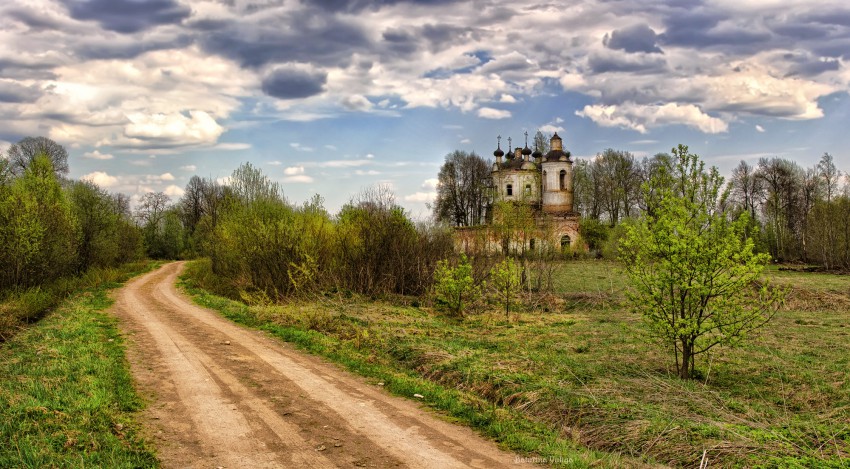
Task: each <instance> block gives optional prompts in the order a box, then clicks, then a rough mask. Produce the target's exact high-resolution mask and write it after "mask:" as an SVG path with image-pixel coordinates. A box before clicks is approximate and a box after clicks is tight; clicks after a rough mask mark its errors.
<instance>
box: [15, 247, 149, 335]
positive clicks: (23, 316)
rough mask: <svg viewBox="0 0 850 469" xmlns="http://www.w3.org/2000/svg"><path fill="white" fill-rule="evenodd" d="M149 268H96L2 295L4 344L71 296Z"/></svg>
mask: <svg viewBox="0 0 850 469" xmlns="http://www.w3.org/2000/svg"><path fill="white" fill-rule="evenodd" d="M147 268H148V263H146V262H135V263H128V264H124V265H123V266H121V267H103V268H92V269H89V270H88V271H87V272H85V273H84V274H81V275H78V276H72V277H65V278H60V279H58V280H56V281H54V282H51V283H49V284H45V285H40V286H37V287H32V288H28V289H25V290H12V291H6V292H2V293H0V343H2V342H4V341H6V340H9V339H10V338H11V337H12V336H14V335H15V334H16V333H17V332H18V331H20V330H22V329H24V328H25V327H26V326H27V325H28V324H32V323H34V322H37V321H38V320H39V319H41V318H42V317H43V316H44V315H45V314H47V313H48V312H49V311H50V310H52V309H53V308H55V307H56V306H57V305H59V304H60V303H61V302H62V301H63V300H65V299H66V298H68V297H69V296H70V295H73V294H75V293H76V292H79V291H81V290H88V289H91V288H97V287H99V286H100V285H105V284H108V283H110V282H121V281H123V280H125V279H127V278H129V276H130V275H133V274H134V273H138V272H140V271H142V270H146V269H147Z"/></svg>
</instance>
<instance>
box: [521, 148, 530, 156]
mask: <svg viewBox="0 0 850 469" xmlns="http://www.w3.org/2000/svg"><path fill="white" fill-rule="evenodd" d="M522 154H523V155H524V156H528V155H530V154H531V148H528V146H526V147H525V148H523V149H522Z"/></svg>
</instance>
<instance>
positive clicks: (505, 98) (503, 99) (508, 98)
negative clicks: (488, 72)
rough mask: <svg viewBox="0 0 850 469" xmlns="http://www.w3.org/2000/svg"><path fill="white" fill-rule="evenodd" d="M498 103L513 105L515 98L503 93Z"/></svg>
mask: <svg viewBox="0 0 850 469" xmlns="http://www.w3.org/2000/svg"><path fill="white" fill-rule="evenodd" d="M499 102H500V103H507V104H513V103H515V102H516V98H514V97H513V96H511V95H509V94H507V93H505V94H503V95H502V97H501V98H499Z"/></svg>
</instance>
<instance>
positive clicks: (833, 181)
mask: <svg viewBox="0 0 850 469" xmlns="http://www.w3.org/2000/svg"><path fill="white" fill-rule="evenodd" d="M817 172H818V176H819V177H820V178H821V179H822V180H823V188H824V190H825V191H826V201H827V202H832V198H833V197H835V195H836V193H837V192H838V183H839V181H840V180H841V171H839V170H838V168H836V167H835V163H834V162H833V160H832V155H830V154H829V153H824V154H823V156H822V157H821V159H820V162H819V163H818V165H817Z"/></svg>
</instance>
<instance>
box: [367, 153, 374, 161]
mask: <svg viewBox="0 0 850 469" xmlns="http://www.w3.org/2000/svg"><path fill="white" fill-rule="evenodd" d="M374 157H375V155H373V154H371V153H366V158H367V159H370V160H371V159H372V158H374Z"/></svg>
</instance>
